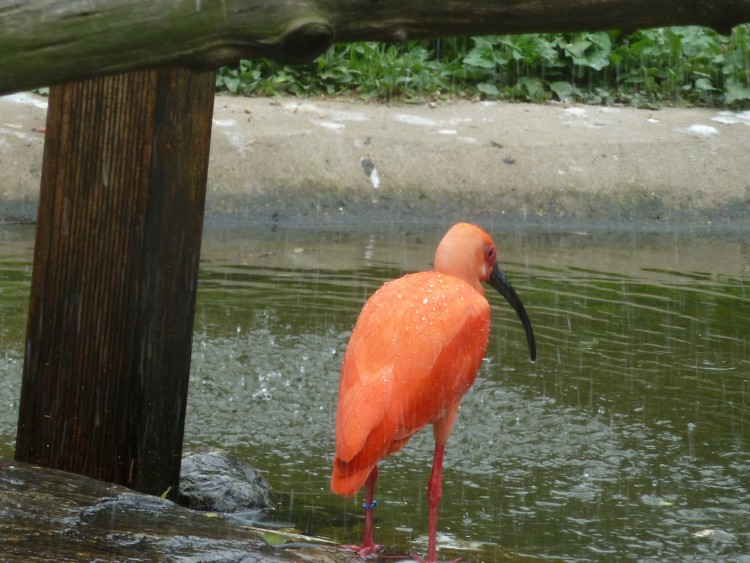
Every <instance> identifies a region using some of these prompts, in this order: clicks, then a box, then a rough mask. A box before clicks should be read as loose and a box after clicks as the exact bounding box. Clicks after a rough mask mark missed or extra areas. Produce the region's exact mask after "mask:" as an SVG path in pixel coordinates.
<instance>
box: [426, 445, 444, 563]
mask: <svg viewBox="0 0 750 563" xmlns="http://www.w3.org/2000/svg"><path fill="white" fill-rule="evenodd" d="M444 452H445V444H435V454H434V455H433V457H432V473H430V482H429V483H428V484H427V506H428V507H429V516H430V522H429V529H428V536H427V538H428V539H427V561H428V562H429V563H432V562H433V561H437V519H438V508H439V507H440V499H441V498H442V496H443V453H444Z"/></svg>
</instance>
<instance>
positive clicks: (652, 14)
mask: <svg viewBox="0 0 750 563" xmlns="http://www.w3.org/2000/svg"><path fill="white" fill-rule="evenodd" d="M746 22H750V0H721V1H717V2H694V1H692V0H662V1H660V2H653V1H649V0H608V1H607V2H601V1H600V0H559V1H556V2H549V1H548V0H484V1H482V2H470V1H468V0H411V1H408V2H403V1H395V0H290V1H288V2H273V1H270V0H223V1H221V2H216V1H207V0H154V1H151V2H147V1H144V0H0V94H3V93H9V92H13V91H19V90H24V89H29V88H34V87H39V86H46V85H50V84H58V83H61V82H68V81H72V80H80V79H83V78H91V77H94V76H100V75H105V74H111V73H118V72H125V71H131V70H135V69H145V68H156V67H164V66H181V67H186V68H192V69H215V68H217V67H219V66H221V65H224V64H233V63H235V62H236V61H238V60H239V59H242V58H256V57H260V56H264V57H270V58H275V59H278V60H283V61H291V62H300V61H309V60H312V59H313V58H314V57H315V56H317V55H319V54H320V53H322V52H324V51H325V50H326V48H327V47H328V46H330V45H331V44H332V43H334V42H349V41H358V40H374V41H375V40H377V41H396V42H400V41H405V40H408V39H415V38H425V37H451V36H461V35H464V36H465V35H483V34H507V33H527V32H545V31H549V32H551V31H558V32H560V31H593V30H601V29H622V30H625V31H628V30H634V29H639V28H645V27H655V26H666V25H688V24H694V25H704V26H708V27H712V28H714V29H717V30H719V31H720V32H722V33H728V32H729V31H730V30H731V28H732V27H733V26H735V25H738V24H740V23H746Z"/></svg>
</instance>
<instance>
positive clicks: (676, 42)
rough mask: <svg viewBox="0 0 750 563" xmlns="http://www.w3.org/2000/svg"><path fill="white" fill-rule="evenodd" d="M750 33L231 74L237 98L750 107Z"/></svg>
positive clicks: (560, 38)
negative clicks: (446, 99) (348, 97)
mask: <svg viewBox="0 0 750 563" xmlns="http://www.w3.org/2000/svg"><path fill="white" fill-rule="evenodd" d="M749 53H750V25H742V26H738V27H736V28H735V29H734V30H733V32H732V34H731V35H730V36H722V35H719V34H717V33H716V32H714V31H712V30H709V29H706V28H702V27H669V28H657V29H646V30H641V31H637V32H635V33H632V34H629V35H626V34H622V33H620V32H619V31H609V32H601V31H600V32H584V33H559V34H523V35H505V36H501V35H497V36H487V37H471V38H457V39H438V40H434V41H412V42H409V43H406V44H401V45H387V44H382V43H372V42H362V43H351V44H345V45H335V46H333V47H331V48H330V49H329V50H328V52H327V53H326V54H325V55H322V56H320V57H318V58H317V59H316V60H315V61H314V62H312V63H309V64H306V65H299V66H287V65H281V64H278V63H275V62H273V61H268V60H263V59H259V60H257V61H247V60H243V61H241V62H240V64H239V66H238V67H237V68H228V67H224V68H222V69H221V71H220V73H219V75H218V77H217V88H219V89H221V90H226V91H229V92H232V93H234V94H246V95H262V96H270V95H276V94H292V95H297V96H304V95H331V96H333V95H342V94H343V95H353V96H357V97H360V98H364V99H369V98H379V99H391V98H398V99H403V100H406V101H409V100H424V99H429V98H440V97H457V96H458V97H480V98H483V99H511V100H525V101H545V100H550V99H557V100H562V101H574V100H575V101H582V102H587V103H596V104H612V103H625V104H630V105H635V106H650V105H659V104H671V105H684V104H698V105H713V106H718V105H729V106H733V107H737V108H747V107H750V55H749Z"/></svg>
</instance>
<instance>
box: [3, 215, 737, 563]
mask: <svg viewBox="0 0 750 563" xmlns="http://www.w3.org/2000/svg"><path fill="white" fill-rule="evenodd" d="M441 234H442V233H441V232H440V231H427V230H424V229H423V228H416V227H415V228H413V229H412V230H411V231H409V230H408V229H400V228H393V229H391V230H390V231H388V232H381V233H380V234H376V235H367V234H362V233H309V232H296V231H279V232H275V233H274V232H271V231H252V230H238V229H234V230H218V229H209V230H208V231H207V233H206V237H205V242H204V249H203V264H202V269H201V279H200V294H199V299H198V306H197V315H196V323H195V342H194V353H193V373H192V377H191V388H190V398H189V404H188V412H187V427H186V436H185V439H186V446H197V445H203V444H211V445H218V446H221V447H224V448H228V449H231V450H233V451H235V452H236V453H238V454H239V455H240V456H241V457H243V458H245V459H246V460H248V461H249V462H250V463H251V464H253V465H255V466H256V467H258V468H259V469H261V470H262V471H263V472H264V473H265V474H266V476H267V477H268V479H269V481H270V482H271V484H272V485H273V486H274V488H275V489H276V490H278V491H279V492H280V493H282V497H281V498H282V500H281V501H280V503H279V505H278V507H277V509H276V511H275V513H274V518H275V519H276V520H278V521H287V522H291V523H293V524H294V525H295V526H297V527H298V528H300V529H302V530H304V531H307V532H310V533H314V534H319V535H324V536H328V537H332V538H334V539H336V540H338V541H342V542H354V541H359V539H360V534H361V527H360V526H361V512H362V510H361V509H360V508H359V505H360V504H361V500H362V499H361V497H360V498H356V499H354V500H352V499H339V498H336V497H334V496H333V495H331V494H330V493H329V492H328V488H327V485H328V476H329V471H330V463H331V459H332V452H333V447H334V438H333V419H334V409H335V402H336V391H337V384H338V370H339V366H340V362H341V359H342V355H343V352H344V349H345V346H346V342H347V339H348V336H349V331H350V329H351V327H352V325H353V323H354V321H355V319H356V315H357V312H358V311H359V308H360V306H361V304H362V303H363V301H364V300H365V298H366V297H367V296H368V295H369V294H370V293H372V292H373V291H374V290H375V289H376V288H377V287H378V286H379V285H380V284H381V283H382V282H383V281H385V280H387V279H390V278H392V277H396V276H398V275H399V274H401V273H402V272H405V271H412V270H419V269H425V268H428V267H429V265H430V262H431V259H432V254H433V252H434V247H435V244H436V243H437V241H438V239H439V238H440V236H441ZM494 234H495V240H496V242H498V244H499V246H500V254H501V262H502V266H503V267H504V270H505V271H506V274H507V275H508V277H509V279H510V280H511V282H512V283H513V285H514V286H515V288H516V290H517V291H518V293H519V294H520V296H521V298H522V299H523V301H524V303H525V304H526V307H527V309H528V311H529V314H530V316H531V318H532V322H533V323H534V328H535V331H536V335H537V343H538V350H539V359H538V361H537V363H536V364H530V363H529V362H528V359H527V358H528V357H527V351H526V342H525V337H524V334H523V329H522V327H521V325H520V323H519V322H518V320H517V318H516V317H515V314H514V313H513V311H512V310H511V309H510V308H509V307H508V305H507V304H506V303H505V302H504V300H503V299H502V298H501V297H500V296H499V295H494V293H493V294H491V293H490V292H488V296H489V298H490V301H491V302H492V303H493V333H492V335H491V338H490V345H489V349H488V355H487V359H486V361H485V363H484V366H483V368H482V371H481V372H480V374H479V377H478V379H477V382H476V384H475V386H474V387H473V388H472V390H471V391H470V392H469V393H468V394H467V396H466V398H465V400H464V404H463V407H462V409H461V413H460V415H459V421H458V423H457V425H456V428H455V430H454V433H453V435H452V437H451V439H450V441H449V443H448V448H447V452H446V462H445V472H444V487H443V505H442V507H441V517H440V523H439V528H440V533H441V535H440V544H439V547H440V549H441V551H442V555H443V557H448V556H452V557H455V556H461V557H463V558H464V559H465V560H467V561H495V560H505V559H506V558H509V557H514V556H532V557H536V558H553V559H555V558H560V559H566V560H578V561H586V560H590V561H601V560H623V559H634V560H644V561H647V560H675V561H677V560H679V561H688V560H695V561H699V560H700V561H705V560H720V559H725V560H732V561H750V428H749V425H750V347H749V345H748V328H750V325H749V323H750V321H748V319H750V232H745V231H742V232H731V233H727V232H724V233H722V234H706V233H699V234H690V233H685V232H682V233H670V234H658V235H657V234H645V233H623V232H620V233H617V234H605V233H601V234H597V233H593V234H585V233H570V232H538V231H533V232H525V231H521V232H509V233H504V232H503V231H502V230H501V229H500V228H495V229H494ZM32 237H33V229H30V228H7V227H6V228H4V229H0V315H1V317H0V318H1V322H0V341H1V342H2V346H3V348H2V349H3V352H2V356H0V404H1V405H2V409H0V453H3V454H6V455H8V454H9V453H10V452H12V444H13V439H14V435H15V422H16V420H15V417H16V415H17V411H16V409H17V401H18V392H19V387H20V384H19V381H18V380H19V378H20V372H21V361H22V353H21V350H22V341H23V330H24V326H25V306H26V300H27V294H28V284H29V281H30V261H31V248H32V245H33V240H32ZM431 456H432V436H431V433H430V432H423V433H422V434H420V435H419V436H417V437H415V438H414V439H413V440H412V442H411V443H410V444H409V446H407V447H406V448H405V450H404V451H403V452H401V453H400V454H398V455H396V456H394V457H392V458H390V459H389V460H388V461H387V462H385V463H384V464H383V465H382V466H381V474H380V479H379V486H378V492H377V498H378V499H379V506H378V508H377V512H376V526H377V527H376V534H377V536H376V539H378V540H379V541H381V542H385V543H388V544H391V545H393V546H394V551H396V552H411V551H418V552H424V549H425V544H426V537H425V531H426V528H427V514H426V508H427V506H426V500H425V487H426V482H427V478H428V475H429V470H430V463H431Z"/></svg>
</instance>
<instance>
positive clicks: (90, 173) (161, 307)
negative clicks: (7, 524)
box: [16, 70, 215, 494]
mask: <svg viewBox="0 0 750 563" xmlns="http://www.w3.org/2000/svg"><path fill="white" fill-rule="evenodd" d="M214 80H215V77H214V74H213V73H212V72H205V73H200V74H196V73H193V72H190V71H184V70H150V71H141V72H135V73H128V74H124V75H115V76H112V77H107V78H99V79H94V80H88V81H83V82H78V83H71V84H67V85H63V86H57V87H54V88H52V89H51V92H50V101H49V110H48V118H47V133H46V142H45V149H44V150H45V154H44V163H43V169H42V186H41V192H40V205H39V214H38V222H37V237H36V247H35V255H34V271H33V275H32V288H31V300H30V306H29V321H28V327H27V337H26V351H25V363H24V372H23V383H22V393H21V404H20V413H19V426H18V437H17V444H16V457H17V459H19V460H21V461H28V462H31V463H36V464H40V465H43V466H45V467H51V468H56V469H63V470H67V471H72V472H75V473H80V474H83V475H87V476H90V477H95V478H97V479H101V480H105V481H111V482H115V483H120V484H123V485H127V486H130V487H133V488H136V489H138V490H141V491H143V492H150V493H157V494H159V493H161V492H163V491H164V490H165V489H166V488H167V487H168V486H170V485H176V484H177V481H178V478H179V460H180V456H181V449H182V435H183V434H182V433H183V422H184V416H185V402H186V397H187V382H188V375H189V365H190V349H191V342H192V330H193V314H194V308H195V291H196V280H197V272H198V261H199V254H200V240H201V233H202V221H203V207H204V201H205V186H206V177H207V169H208V149H209V142H210V130H211V116H212V113H213V88H214V82H213V81H214Z"/></svg>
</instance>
